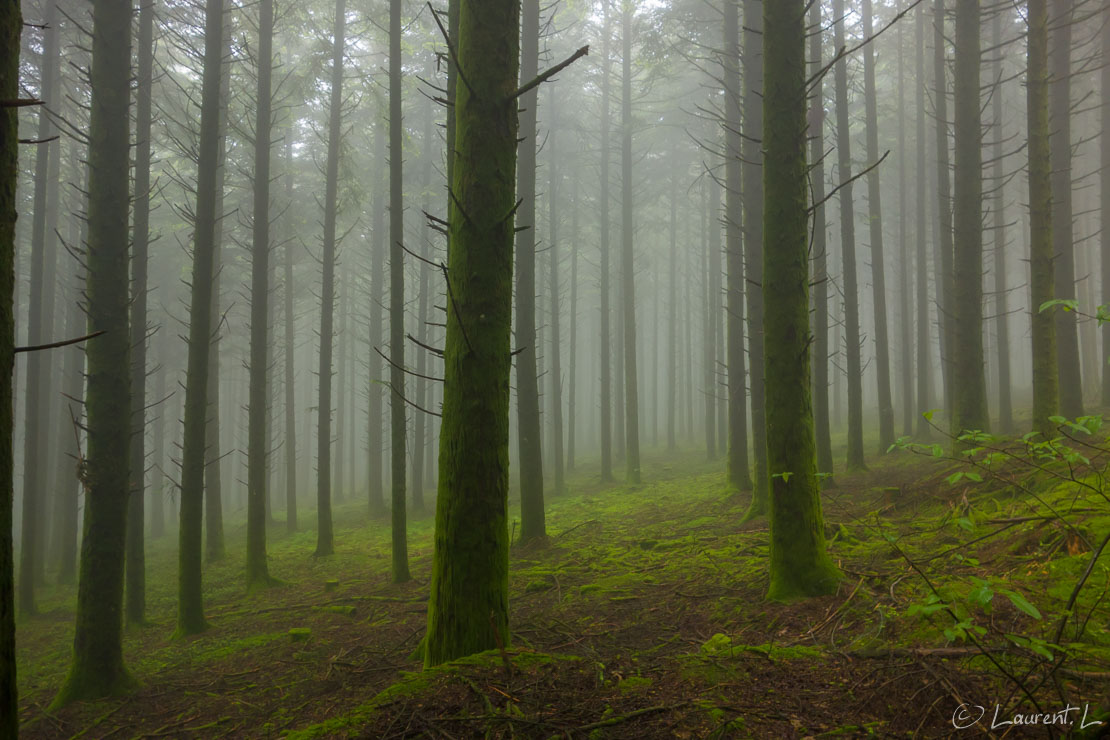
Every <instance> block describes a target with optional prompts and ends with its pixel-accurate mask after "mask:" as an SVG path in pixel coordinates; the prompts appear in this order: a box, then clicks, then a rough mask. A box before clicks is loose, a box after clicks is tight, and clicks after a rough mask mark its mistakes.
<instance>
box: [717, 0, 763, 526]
mask: <svg viewBox="0 0 1110 740" xmlns="http://www.w3.org/2000/svg"><path fill="white" fill-rule="evenodd" d="M752 7H753V4H752V3H747V4H746V5H745V6H744V12H745V19H744V20H745V21H751V20H753V19H752V18H748V17H747V13H749V12H750V11H751V9H752ZM724 24H725V25H724V54H723V55H722V57H721V62H722V64H721V67H722V69H721V72H722V75H723V76H724V87H725V99H724V107H725V115H724V132H723V135H724V140H725V207H724V211H723V213H722V214H721V219H720V220H721V221H723V222H724V229H725V266H726V273H727V295H726V298H725V306H726V310H725V317H726V319H727V334H728V346H727V348H726V352H727V354H728V361H727V365H726V371H727V373H728V376H727V382H728V394H727V395H728V410H727V419H728V437H727V442H726V440H724V439H722V440H721V443H722V444H726V443H727V445H728V446H727V448H726V449H727V455H728V458H727V460H726V463H725V473H726V475H727V476H728V483H729V485H730V486H732V487H733V488H736V489H739V490H743V491H746V490H751V489H752V479H751V471H750V470H749V467H748V413H747V412H748V409H747V385H748V379H747V373H746V372H745V370H746V368H745V362H744V293H745V290H744V288H745V285H744V267H745V264H744V249H743V247H744V245H743V243H742V239H743V235H742V233H741V229H742V228H743V227H745V226H755V224H748V223H747V222H746V220H745V217H746V216H750V215H751V213H752V212H753V211H754V209H755V208H757V207H758V206H759V204H758V203H757V202H753V203H751V204H748V203H747V202H746V200H745V199H742V198H741V189H742V188H743V189H744V192H745V193H746V194H747V195H748V196H749V197H751V198H753V201H757V200H758V197H759V196H758V195H757V194H756V190H758V188H757V189H756V190H752V191H749V190H747V189H746V188H744V184H745V183H744V182H743V181H742V176H743V175H744V174H746V175H748V182H747V184H748V185H750V184H751V178H752V177H758V176H759V173H758V171H755V170H754V168H749V169H750V170H751V171H749V172H744V173H742V172H741V169H740V167H741V161H742V158H743V156H744V155H745V154H751V152H750V151H749V152H743V151H742V149H743V140H742V137H741V126H743V127H744V129H745V131H744V133H745V134H746V135H748V136H751V135H752V134H753V132H754V128H753V130H752V131H749V130H747V129H748V127H749V126H751V125H752V121H753V120H754V118H755V116H748V117H747V118H744V119H743V120H742V118H741V112H740V105H741V103H740V18H739V13H738V8H737V3H735V2H731V1H730V2H726V3H725V4H724ZM750 40H751V39H750V38H749V37H747V36H745V38H744V41H745V42H749V41H750ZM745 51H747V50H746V49H745ZM752 53H753V55H755V54H758V53H760V52H758V51H756V50H754V49H753V50H752ZM759 64H760V62H759V61H755V62H752V61H749V62H748V67H747V68H746V69H745V80H746V79H747V75H748V74H756V73H757V71H758V69H759ZM751 87H752V86H751V85H748V86H746V88H745V91H748V89H750V88H751ZM745 102H748V103H751V102H752V101H751V100H750V99H748V100H746V101H745ZM749 113H750V111H749ZM715 191H716V188H713V187H711V188H710V193H711V194H713V193H715ZM718 202H719V201H717V200H714V201H713V205H714V206H716V205H717V204H718ZM714 215H715V214H714ZM742 222H743V223H742ZM709 228H710V233H711V236H710V241H709V244H710V246H709V248H710V250H711V251H717V250H719V249H720V242H719V240H720V228H721V224H720V223H719V222H717V223H710V224H709ZM747 238H748V240H749V243H748V248H749V249H751V242H750V239H751V238H752V234H750V233H749V234H747ZM753 256H754V255H753ZM748 264H749V266H750V264H751V263H750V261H749V263H748ZM752 289H753V288H749V290H752ZM711 292H716V291H711ZM712 300H713V301H714V303H715V302H716V300H718V296H717V295H714V296H713V297H712ZM753 300H755V299H754V298H752V297H749V306H748V312H749V315H750V313H751V305H750V303H751V302H752V301H753ZM715 310H716V307H715ZM748 339H749V342H751V339H752V332H751V327H750V326H749V335H748ZM749 350H750V351H751V352H752V357H751V360H752V363H753V365H752V367H753V369H754V367H755V363H756V362H757V360H758V358H757V357H756V354H755V353H756V347H755V345H754V343H752V344H750V345H749ZM757 374H758V373H756V372H753V373H752V384H753V386H754V384H755V376H756V375H757ZM752 412H753V414H754V412H755V408H754V399H753V408H752ZM753 432H755V430H754V428H753ZM753 436H757V435H756V434H754V433H753ZM756 456H757V458H758V456H759V451H758V450H756ZM758 475H759V472H758V471H756V476H757V477H758ZM765 492H766V489H765V490H764V493H765ZM766 503H767V502H766V498H765V497H764V498H760V493H759V490H758V488H757V489H756V490H755V494H754V495H753V497H752V506H751V509H750V510H749V513H750V514H751V515H753V516H754V515H760V514H763V513H765V511H766ZM745 518H747V517H745Z"/></svg>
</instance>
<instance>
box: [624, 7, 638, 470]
mask: <svg viewBox="0 0 1110 740" xmlns="http://www.w3.org/2000/svg"><path fill="white" fill-rule="evenodd" d="M632 10H633V4H632V3H628V2H626V3H624V6H623V12H622V13H621V46H622V60H621V65H622V70H623V73H622V75H621V314H622V316H623V318H624V322H623V325H624V393H625V405H624V411H625V430H624V431H625V448H626V454H625V470H626V472H625V480H626V481H627V482H629V483H639V482H640V398H639V394H640V386H639V380H638V377H637V374H636V367H637V365H636V280H635V272H634V271H633V270H634V267H633V260H632V257H633V254H632V244H633V241H634V238H633V237H634V231H635V228H636V226H635V224H633V223H632V205H633V204H632Z"/></svg>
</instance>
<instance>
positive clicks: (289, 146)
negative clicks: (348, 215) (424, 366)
mask: <svg viewBox="0 0 1110 740" xmlns="http://www.w3.org/2000/svg"><path fill="white" fill-rule="evenodd" d="M285 198H286V201H287V202H288V203H290V204H292V202H293V129H292V127H289V128H288V129H286V131H285ZM288 223H289V222H287V224H288ZM290 226H291V225H290ZM289 230H290V231H292V228H289ZM285 236H286V241H285V249H284V250H283V251H284V252H285V254H284V257H285V259H284V260H283V263H284V264H283V265H282V267H283V268H284V271H285V280H284V285H283V289H284V296H283V297H284V299H285V439H284V440H283V441H284V445H285V530H286V531H287V532H290V533H293V532H296V531H297V398H296V392H295V391H296V357H297V319H296V316H295V315H294V312H293V249H294V240H293V239H292V238H291V237H292V234H291V233H290V234H286V235H285ZM379 428H380V422H379Z"/></svg>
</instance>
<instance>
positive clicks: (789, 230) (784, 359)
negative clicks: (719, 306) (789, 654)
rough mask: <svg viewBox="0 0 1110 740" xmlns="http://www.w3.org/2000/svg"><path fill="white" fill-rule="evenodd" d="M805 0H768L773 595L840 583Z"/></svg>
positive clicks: (766, 277)
mask: <svg viewBox="0 0 1110 740" xmlns="http://www.w3.org/2000/svg"><path fill="white" fill-rule="evenodd" d="M805 6H806V0H778V1H777V2H770V3H765V4H764V7H763V21H764V22H763V53H764V67H763V70H764V74H763V92H764V95H763V131H764V136H763V151H764V160H763V190H764V196H765V200H764V211H763V213H764V217H763V223H764V231H763V307H764V315H763V318H764V328H765V332H766V337H767V343H766V347H765V349H766V356H765V364H764V371H765V374H764V377H765V378H766V379H767V460H768V465H769V466H770V473H771V475H770V485H771V495H770V504H771V506H770V520H771V582H770V585H769V587H768V590H767V597H768V598H770V599H774V600H789V599H794V598H798V597H804V596H817V595H821V594H828V593H832V592H833V591H835V590H836V587H837V581H838V580H839V577H840V574H839V572H838V571H837V569H836V566H835V565H833V563H832V560H831V559H830V558H829V556H828V553H827V552H826V551H825V526H824V521H823V519H822V516H821V499H820V493H819V490H820V486H819V484H818V481H817V457H816V450H815V443H814V433H813V407H812V404H811V400H810V390H809V384H810V368H809V343H810V340H811V335H810V326H809V217H808V215H809V211H808V209H807V205H808V202H809V181H808V176H809V173H808V171H807V168H806V135H807V128H808V127H807V124H806V94H807V89H806V78H807V76H808V75H807V73H806V63H805V61H806V60H805V40H806V15H805ZM837 17H838V18H839V17H840V15H839V14H838V15H837ZM838 48H839V44H838Z"/></svg>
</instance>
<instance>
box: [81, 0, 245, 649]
mask: <svg viewBox="0 0 1110 740" xmlns="http://www.w3.org/2000/svg"><path fill="white" fill-rule="evenodd" d="M99 1H100V2H108V0H99ZM117 1H118V0H117ZM223 5H224V4H223V0H206V5H205V28H204V70H203V75H202V93H201V96H202V97H201V113H200V119H201V120H200V157H199V161H198V168H197V207H196V217H195V224H194V226H195V234H194V245H193V275H192V299H191V305H190V311H189V363H188V370H187V373H186V376H185V428H184V431H183V433H182V452H181V524H180V544H179V546H178V558H179V566H178V581H179V583H178V612H177V634H178V635H181V636H184V635H191V634H195V633H197V632H202V631H204V630H205V629H206V628H207V627H208V624H207V622H206V621H205V619H204V598H203V594H202V592H201V532H202V530H201V527H202V517H203V512H204V479H205V474H204V471H205V447H206V444H205V426H206V421H207V418H208V398H207V396H208V359H209V358H208V355H209V352H210V351H211V348H212V343H211V337H212V294H213V286H212V282H213V280H212V278H213V266H214V262H215V249H216V244H215V242H216V189H217V182H218V169H219V160H220V156H219V148H220V141H219V140H220V131H219V115H220V78H221V74H220V67H221V66H222V65H221V62H222V58H223V54H224V43H223V38H222V36H223V10H224V8H223Z"/></svg>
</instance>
